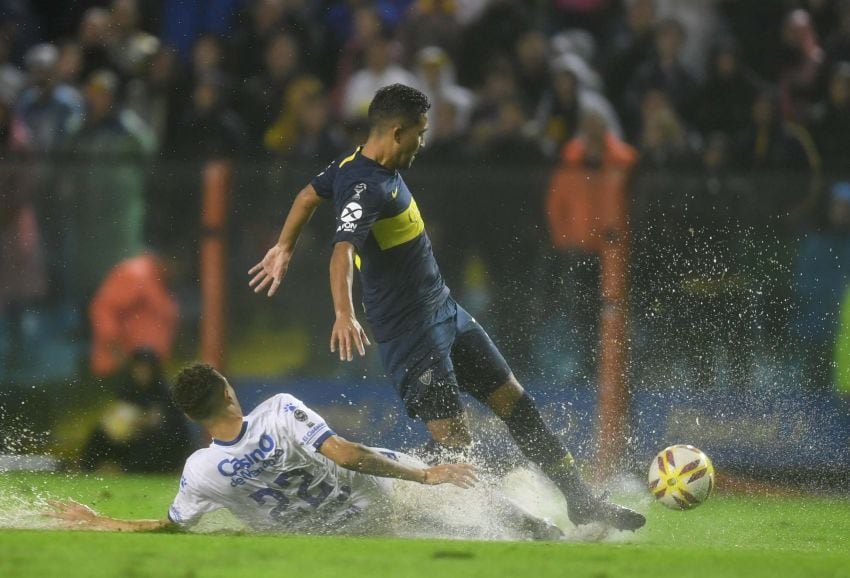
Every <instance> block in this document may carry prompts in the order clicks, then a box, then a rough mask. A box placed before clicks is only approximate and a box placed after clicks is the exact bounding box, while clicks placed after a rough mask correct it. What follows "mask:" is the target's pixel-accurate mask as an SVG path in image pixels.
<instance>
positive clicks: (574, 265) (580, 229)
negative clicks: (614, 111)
mask: <svg viewBox="0 0 850 578" xmlns="http://www.w3.org/2000/svg"><path fill="white" fill-rule="evenodd" d="M560 158H561V165H560V166H559V167H558V168H556V169H555V170H554V171H553V173H552V178H551V181H550V184H549V192H548V196H547V198H546V205H545V210H546V219H547V223H548V225H549V234H550V239H551V243H552V249H554V252H553V253H552V254H551V255H550V259H549V260H548V261H547V265H548V267H547V269H548V270H547V271H546V273H547V275H546V276H545V277H544V279H547V280H548V283H547V287H546V288H545V291H544V295H546V298H547V299H548V300H551V302H554V303H556V304H557V306H556V307H555V308H554V309H555V310H557V311H563V312H564V315H565V316H566V319H567V323H568V325H569V326H570V327H572V328H573V330H572V335H573V336H574V344H573V347H575V355H576V358H577V365H578V369H577V376H580V377H579V378H580V379H583V380H585V381H590V379H591V378H590V376H593V375H595V374H596V371H595V360H596V351H597V342H598V339H597V336H598V312H599V303H600V297H599V288H600V284H599V283H600V282H599V259H598V255H599V252H600V251H601V250H602V247H603V243H604V240H605V239H610V238H613V236H616V235H620V234H622V233H623V232H624V231H625V230H626V223H625V222H624V217H625V214H626V209H625V206H624V203H625V202H626V183H627V182H628V176H629V173H630V172H631V169H632V167H633V166H634V164H635V162H636V161H637V151H635V150H634V149H633V148H632V147H631V146H629V145H628V144H626V143H625V142H623V141H622V140H620V139H618V138H617V137H616V136H615V135H614V133H613V132H612V131H611V130H610V129H609V128H608V126H607V124H606V121H605V117H604V116H603V115H602V114H600V113H598V112H596V111H589V112H588V113H587V114H585V115H583V117H582V121H581V129H580V131H579V134H578V136H576V137H575V138H574V139H572V140H571V141H569V142H568V143H567V144H566V145H565V146H564V148H563V149H562V151H561V157H560ZM550 306H551V305H550Z"/></svg>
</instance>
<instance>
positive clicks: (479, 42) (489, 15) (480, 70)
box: [456, 0, 531, 90]
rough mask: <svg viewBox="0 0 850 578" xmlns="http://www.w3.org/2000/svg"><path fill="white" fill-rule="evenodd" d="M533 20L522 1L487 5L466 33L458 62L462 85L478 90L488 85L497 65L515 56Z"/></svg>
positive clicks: (502, 0)
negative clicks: (523, 35) (519, 43)
mask: <svg viewBox="0 0 850 578" xmlns="http://www.w3.org/2000/svg"><path fill="white" fill-rule="evenodd" d="M530 20H531V15H530V13H529V11H528V9H527V7H526V6H524V5H523V3H521V2H513V1H511V0H494V1H492V2H489V3H487V4H486V7H485V8H484V10H483V11H482V12H481V13H480V14H479V16H478V18H477V19H475V20H474V21H472V22H470V23H469V24H468V25H467V27H466V29H465V31H464V34H463V37H462V41H461V50H460V56H459V58H458V60H457V61H456V64H457V66H458V79H459V81H460V83H461V84H463V85H464V86H467V87H470V88H472V89H474V90H479V89H480V87H481V86H482V85H483V84H485V83H486V80H485V78H486V75H487V74H488V72H489V71H490V68H491V67H492V66H493V63H494V62H498V61H502V60H506V59H507V60H510V59H511V58H512V57H513V50H514V46H516V42H517V40H519V37H520V36H521V35H522V33H523V32H525V31H526V30H528V29H529V22H530Z"/></svg>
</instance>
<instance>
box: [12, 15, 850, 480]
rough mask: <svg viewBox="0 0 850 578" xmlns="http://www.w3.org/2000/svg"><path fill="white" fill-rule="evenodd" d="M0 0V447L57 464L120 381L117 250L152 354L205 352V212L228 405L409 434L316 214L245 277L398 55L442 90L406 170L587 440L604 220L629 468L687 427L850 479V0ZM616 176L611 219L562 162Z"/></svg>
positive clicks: (358, 124) (517, 354) (477, 285)
mask: <svg viewBox="0 0 850 578" xmlns="http://www.w3.org/2000/svg"><path fill="white" fill-rule="evenodd" d="M0 6H2V14H3V16H2V24H0V32H2V35H0V62H2V72H0V137H2V143H0V147H2V159H0V178H2V179H3V186H2V192H0V196H2V204H3V213H2V217H3V218H2V219H0V239H2V246H0V305H2V311H0V314H2V324H0V359H2V366H0V417H2V425H0V428H2V435H0V449H2V450H3V451H4V452H6V453H25V452H27V453H29V452H35V453H43V452H48V453H52V454H55V455H57V456H59V457H60V458H61V459H62V460H64V461H65V463H67V464H68V465H69V466H70V467H72V468H73V467H75V464H76V461H77V459H78V458H79V456H80V453H81V452H82V448H83V446H84V445H85V444H86V440H87V437H88V435H89V434H90V432H91V431H93V430H94V429H95V428H96V426H97V424H98V420H99V419H100V412H101V411H102V410H103V409H104V408H105V407H107V406H108V405H109V401H110V400H111V399H112V398H114V397H115V395H116V393H117V392H118V391H119V389H120V387H121V384H120V381H121V380H122V379H123V377H122V375H123V374H122V371H121V370H120V369H114V368H111V370H110V371H105V372H99V371H95V370H94V368H93V367H92V365H91V350H92V347H93V343H94V342H95V341H96V339H97V337H96V335H95V333H96V332H95V331H94V329H93V328H92V324H91V321H90V315H91V306H92V300H93V298H94V296H95V294H96V292H97V291H98V288H99V286H100V285H101V283H102V282H103V280H104V278H105V277H106V276H107V274H108V273H109V271H110V270H111V269H113V268H114V267H115V266H116V265H118V264H119V263H120V262H121V261H122V260H124V259H127V258H130V257H132V256H134V255H137V254H139V253H140V252H142V251H143V250H150V251H153V252H154V253H155V254H157V255H159V256H160V258H161V259H162V260H163V262H164V263H165V265H166V267H167V269H168V270H169V274H168V285H169V289H170V291H171V292H172V294H173V296H174V299H175V301H176V303H177V305H178V307H179V322H178V324H177V326H176V331H175V336H174V340H173V345H171V346H169V347H167V348H166V350H167V351H166V357H167V360H166V361H167V367H168V369H169V371H168V373H169V374H172V373H173V370H174V369H176V368H177V367H179V365H180V364H181V363H182V362H185V361H188V360H191V359H194V358H196V357H197V356H199V355H200V351H201V339H200V337H199V335H200V334H201V333H202V329H201V328H202V327H203V320H204V318H205V316H206V317H208V316H209V315H210V310H209V309H205V299H204V298H202V295H201V291H200V280H201V277H202V276H203V271H204V270H205V269H204V264H203V261H202V259H201V258H200V257H199V253H200V251H201V245H202V243H203V242H204V240H209V239H210V238H216V239H225V240H226V242H225V243H224V247H225V249H226V250H225V253H224V254H225V256H226V257H225V261H224V266H221V267H216V268H214V269H215V270H214V271H213V273H212V274H213V277H211V278H212V279H214V280H215V282H216V283H217V284H218V285H219V286H220V287H224V288H226V291H225V293H224V294H225V296H226V298H225V300H226V306H225V311H226V322H225V323H223V324H221V327H222V328H223V329H225V336H226V339H225V342H224V346H223V358H222V364H223V366H224V367H225V368H226V370H227V371H228V372H229V374H230V375H232V377H233V381H234V383H235V384H237V386H238V387H239V394H240V396H241V397H243V398H244V399H245V401H246V404H245V405H247V406H249V407H250V406H253V404H254V403H255V402H257V401H259V400H260V399H262V397H263V396H265V395H267V394H269V393H271V392H274V391H291V392H292V393H294V394H296V395H299V396H301V397H303V398H304V399H305V400H308V402H309V403H310V404H311V405H312V406H314V407H315V408H316V409H317V410H319V411H320V412H322V413H323V414H325V415H326V417H327V418H328V420H329V421H330V422H331V423H333V424H334V425H335V426H336V428H337V429H338V430H339V431H340V432H341V433H343V432H344V433H345V434H347V435H350V436H351V437H357V438H359V439H362V440H363V441H366V442H370V443H376V444H378V443H380V444H385V445H393V446H399V445H416V444H417V443H419V442H421V441H422V439H423V431H422V429H421V427H420V426H418V425H416V424H414V423H413V422H411V421H409V420H407V418H406V417H405V416H403V415H401V414H400V413H399V411H398V407H399V404H398V403H397V401H396V399H395V396H394V394H393V392H392V390H391V388H390V386H389V384H388V383H387V382H386V380H385V379H384V378H383V376H382V374H381V370H380V367H379V363H378V360H377V356H376V355H375V353H374V350H372V351H371V352H370V353H369V355H368V356H367V359H366V360H365V361H360V360H358V361H356V362H355V363H353V364H348V365H344V364H340V363H339V362H338V361H337V360H336V359H335V358H334V356H332V355H331V354H330V353H329V352H328V351H327V340H328V335H329V330H330V327H331V324H332V308H331V306H330V304H331V302H330V293H329V291H328V283H327V261H328V257H329V255H330V246H329V243H328V238H329V235H330V231H331V227H332V221H331V218H332V217H331V215H330V214H329V213H328V211H327V210H320V211H319V213H318V214H317V215H316V218H315V219H314V221H313V223H312V224H311V225H310V226H309V228H308V230H307V231H306V233H305V235H304V238H303V239H302V241H301V243H300V245H299V249H298V252H297V254H296V256H295V258H294V260H293V263H292V265H291V268H290V272H289V274H288V276H287V278H286V280H285V282H284V285H283V287H282V289H281V293H280V294H279V295H278V296H277V297H275V298H274V299H273V300H271V301H269V300H267V299H266V298H265V297H259V296H256V295H254V294H253V293H251V291H250V290H249V289H248V287H247V281H248V278H247V275H246V272H247V270H248V269H249V267H250V266H252V265H253V264H254V263H255V262H256V261H257V260H259V259H260V258H261V256H262V255H263V254H264V252H265V250H266V249H267V248H268V246H269V245H270V243H272V242H273V240H274V239H275V236H276V234H277V232H278V230H279V227H280V225H281V223H282V220H283V218H284V216H285V214H286V211H287V209H288V207H289V204H290V203H291V200H292V198H293V197H294V194H295V193H296V192H297V191H298V190H299V189H300V188H301V186H303V185H304V184H305V183H306V182H307V181H308V179H309V178H310V177H311V176H312V175H313V174H315V173H316V172H318V171H320V170H321V169H322V168H324V166H325V165H326V164H327V162H329V161H330V160H331V159H332V158H333V157H334V156H335V155H336V154H337V153H339V152H342V151H344V150H345V148H346V147H348V146H350V145H352V144H356V143H358V142H360V140H361V139H362V137H363V134H364V133H363V131H364V122H363V116H362V115H363V111H364V106H363V105H364V103H367V102H368V99H369V98H370V97H371V94H372V93H373V91H374V89H375V88H378V87H379V86H380V85H381V83H382V82H390V81H404V82H409V83H413V84H416V85H418V86H420V87H422V88H423V89H424V90H426V92H428V93H429V95H430V96H431V97H432V100H433V101H434V103H435V108H434V110H433V112H432V119H431V127H432V128H431V131H430V132H429V135H428V141H429V142H428V146H427V148H426V149H425V150H424V151H423V153H422V154H421V155H420V158H418V159H417V163H416V165H415V166H414V168H413V169H412V170H410V171H409V172H408V173H406V174H405V179H406V180H407V182H408V183H409V185H410V186H411V189H412V190H413V191H414V194H415V195H416V197H417V200H418V203H419V205H420V207H421V208H422V211H423V215H424V217H425V220H426V225H427V227H428V231H429V234H430V235H431V236H432V238H433V240H434V246H435V250H436V253H437V257H438V260H439V262H440V265H441V268H442V270H443V273H444V275H445V277H446V279H447V281H448V283H449V285H450V287H452V289H453V292H454V294H455V296H456V297H457V298H458V299H459V300H460V301H461V303H463V304H464V305H465V306H466V307H467V308H468V309H469V310H470V311H471V312H473V314H474V315H476V317H478V318H479V319H480V320H481V321H482V323H483V324H484V325H485V327H487V328H488V330H489V331H490V333H491V335H492V336H493V337H494V339H495V341H496V342H497V343H498V344H499V346H500V348H501V349H502V351H503V352H504V353H505V355H506V357H507V359H508V360H509V362H510V363H511V365H512V366H513V368H514V370H515V372H516V373H517V375H518V376H519V377H520V380H521V381H522V382H523V383H524V384H525V385H526V386H527V388H528V389H529V390H530V391H532V392H533V394H534V395H535V396H536V397H537V398H538V400H539V401H540V402H541V403H542V405H543V406H544V408H545V411H546V413H547V414H548V416H549V417H550V418H551V419H552V420H553V421H554V423H555V424H556V426H557V427H558V429H559V430H560V431H561V432H562V433H563V434H564V436H565V439H566V440H568V442H569V443H570V444H571V445H573V446H575V447H577V448H578V451H579V453H580V454H581V455H582V456H583V457H590V456H592V455H594V451H595V449H596V447H597V441H598V440H597V437H596V432H597V421H598V419H599V416H598V413H599V412H598V409H597V402H596V400H597V394H598V388H597V376H598V373H599V367H598V361H599V356H600V349H601V347H600V345H599V343H600V340H604V336H603V335H602V334H601V332H600V311H605V309H603V308H602V307H601V302H602V299H601V298H600V282H599V278H600V261H601V260H602V259H600V255H601V253H602V249H601V247H603V246H604V244H605V243H606V242H612V240H613V241H616V242H622V243H624V244H625V245H627V246H629V254H628V257H627V258H626V259H623V261H622V265H623V267H622V271H620V273H621V275H620V278H621V279H622V280H628V285H627V287H628V296H627V300H626V301H625V302H627V304H628V307H627V309H626V311H627V316H626V319H625V321H624V323H622V329H623V331H625V332H626V334H627V343H626V345H625V349H624V350H625V351H627V353H628V358H627V360H628V361H627V364H626V365H624V366H623V372H624V375H625V379H624V382H625V383H627V385H628V393H629V396H628V397H624V399H628V400H629V404H630V405H629V412H628V423H629V429H628V431H627V433H628V436H627V437H625V438H624V439H623V448H624V451H623V455H624V456H625V457H626V459H627V460H628V461H629V463H628V465H629V466H631V467H635V468H638V469H640V468H642V464H643V463H644V462H645V461H646V459H648V458H649V456H651V455H652V454H653V453H654V452H655V451H656V450H657V449H658V448H660V447H663V445H666V444H667V443H672V442H679V441H687V442H689V443H694V444H696V445H698V446H700V447H702V448H703V449H704V450H706V451H707V452H708V453H709V454H710V455H712V456H713V457H714V459H715V461H716V462H717V464H718V467H719V468H720V469H723V470H725V471H732V472H739V473H742V474H747V475H753V476H771V475H775V472H776V471H777V470H776V469H775V466H777V465H779V466H783V468H784V469H783V477H787V472H788V471H796V472H798V473H799V474H801V479H805V480H806V481H807V483H811V482H812V480H813V479H814V480H818V479H820V480H829V481H830V482H833V483H834V482H836V481H838V482H839V483H841V482H842V480H841V479H840V475H835V474H840V470H841V468H842V467H845V468H846V466H847V465H850V417H848V411H847V407H848V406H847V396H848V395H850V368H848V367H847V365H848V362H850V353H848V352H850V294H848V291H847V289H848V279H847V275H848V273H847V272H848V267H850V262H848V260H850V185H848V184H847V181H846V179H848V178H850V176H848V173H847V161H848V159H850V72H848V69H849V68H850V64H848V62H850V3H848V2H842V1H830V0H809V1H804V0H799V1H787V2H779V1H777V2H760V1H755V0H690V1H686V0H669V1H663V0H658V1H655V2H653V1H651V0H634V1H628V2H625V1H624V2H619V1H617V0H595V1H594V0H585V1H577V0H574V1H570V0H560V1H551V2H549V1H542V0H541V1H536V2H519V1H506V0H492V1H487V0H477V1H472V0H468V1H463V0H456V1H449V0H444V1H426V0H397V1H391V0H386V1H383V2H360V1H356V0H351V1H347V2H346V1H336V2H335V1H327V2H319V1H316V2H309V1H306V0H257V1H256V2H248V1H238V0H230V1H227V0H220V1H212V0H210V1H207V2H205V1H202V0H195V1H192V2H188V1H163V2H137V3H136V2H132V1H126V0H125V1H121V0H116V1H115V2H112V3H110V2H85V1H77V2H71V1H67V2H62V1H58V2H57V1H53V2H46V1H35V0H34V1H32V2H23V1H12V0H10V1H4V2H2V3H0ZM680 34H681V36H680ZM677 39H679V40H681V41H682V42H681V46H680V45H679V43H678V40H677ZM665 59H666V60H665ZM376 71H379V72H380V73H378V72H376ZM429 75H430V76H429ZM429 78H430V79H431V80H434V79H436V81H435V84H428V79H429ZM364 99H365V100H364ZM600 126H603V127H607V129H608V130H609V131H610V132H608V133H606V134H607V135H608V136H606V137H605V139H604V144H605V146H606V147H608V148H606V149H605V150H606V151H608V153H609V154H606V155H603V157H602V159H601V162H599V163H594V162H590V161H589V160H588V159H587V158H586V155H585V156H582V155H583V154H584V153H586V152H587V151H586V150H583V149H582V143H586V142H588V141H590V140H592V138H593V135H594V134H595V135H596V137H597V138H598V137H599V135H600V134H601V133H600V130H601V129H600V128H599V127H600ZM594 131H596V132H594ZM612 142H613V143H615V145H612V144H611V143H612ZM626 143H627V144H628V145H630V146H631V147H632V149H628V148H626V146H625V144H626ZM611 147H613V148H611ZM585 148H589V147H585ZM612 151H615V152H620V153H623V151H626V152H625V153H624V154H625V156H624V157H623V158H618V157H617V155H616V154H614V152H612ZM624 159H625V160H624ZM618 163H619V164H618ZM210 166H214V167H223V170H224V171H225V172H226V174H227V175H228V179H229V183H230V185H231V186H229V187H226V189H227V193H228V196H229V199H228V200H227V202H226V203H224V204H220V205H217V206H216V207H213V210H212V213H215V212H216V209H218V210H219V212H222V211H221V209H222V208H224V211H223V213H222V214H224V215H226V219H225V220H224V223H225V225H224V227H223V228H222V229H216V228H215V227H211V226H210V222H209V221H207V222H205V221H204V219H205V218H206V219H210V218H213V219H214V215H212V216H211V214H210V207H209V206H207V207H206V212H205V210H204V198H205V197H204V194H205V192H206V193H207V194H210V185H209V181H208V180H207V181H205V179H204V175H205V174H207V175H208V174H209V173H208V172H207V173H205V171H209V168H210ZM607 174H612V175H626V174H627V175H628V178H627V179H623V180H622V181H618V180H617V179H614V182H615V184H614V185H613V187H614V190H613V191H612V192H610V193H606V194H611V195H613V197H612V198H614V199H615V200H616V199H620V200H625V202H623V203H620V204H617V203H615V204H617V208H618V209H622V210H623V211H624V215H626V216H627V217H626V218H625V219H624V220H623V221H622V222H621V221H619V220H618V218H616V216H615V218H613V220H611V219H610V218H609V217H611V215H610V214H607V213H604V211H603V209H600V208H599V206H598V204H597V202H596V201H595V200H594V199H596V198H598V197H600V196H602V195H603V193H601V192H600V190H599V188H598V187H581V186H579V185H578V184H577V183H580V182H581V180H582V179H583V178H584V179H585V180H587V177H588V176H589V175H591V176H594V178H596V179H599V180H598V181H594V182H602V181H603V180H604V179H603V178H602V177H600V175H607ZM559 179H560V180H559ZM564 182H566V183H569V184H570V186H564V185H563V183H564ZM205 183H206V185H205ZM559 183H561V184H559ZM213 188H214V187H213ZM555 207H562V208H563V207H567V209H566V213H565V214H566V215H567V219H566V220H563V219H561V221H558V218H561V217H559V215H561V216H562V215H563V213H558V212H557V211H556V210H555ZM597 211H603V212H597ZM577 212H578V213H577ZM577 214H578V215H579V216H578V217H577V216H576V215H577ZM600 223H601V224H600ZM207 265H208V263H207ZM625 302H624V303H625ZM126 353H128V352H126ZM110 373H111V375H110ZM485 435H486V434H485ZM812 474H815V475H814V476H812ZM843 483H845V484H846V480H843Z"/></svg>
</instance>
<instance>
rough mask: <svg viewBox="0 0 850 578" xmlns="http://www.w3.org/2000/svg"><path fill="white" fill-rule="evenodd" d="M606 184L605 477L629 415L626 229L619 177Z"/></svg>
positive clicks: (617, 459) (601, 416) (618, 460)
mask: <svg viewBox="0 0 850 578" xmlns="http://www.w3.org/2000/svg"><path fill="white" fill-rule="evenodd" d="M603 178H605V179H606V180H608V184H609V185H610V186H608V187H604V189H606V190H607V195H609V198H608V199H606V201H607V202H605V203H604V204H605V205H607V206H606V207H605V209H606V210H605V212H607V213H608V216H609V220H608V222H607V225H608V227H607V228H606V230H605V231H604V238H603V239H602V243H601V250H600V255H599V265H600V275H601V279H600V293H601V311H600V316H599V317H600V326H599V342H600V343H599V370H598V371H599V373H598V376H597V379H598V387H599V392H598V402H599V411H598V414H597V417H598V420H599V421H598V424H597V440H598V450H597V451H598V453H597V461H596V463H597V464H598V466H599V474H600V476H602V477H603V478H607V477H608V476H610V475H611V474H612V473H614V472H615V471H617V469H618V468H619V467H620V466H621V465H622V459H623V451H624V449H625V447H626V435H627V431H626V430H627V419H628V413H629V387H628V376H627V371H628V351H629V331H628V257H629V248H628V227H627V225H626V223H627V202H626V195H625V176H624V174H622V173H620V172H619V171H612V172H610V173H609V174H606V175H604V177H603Z"/></svg>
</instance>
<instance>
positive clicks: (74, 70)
mask: <svg viewBox="0 0 850 578" xmlns="http://www.w3.org/2000/svg"><path fill="white" fill-rule="evenodd" d="M82 75H83V47H82V46H81V45H80V43H79V42H77V41H76V40H75V39H71V40H66V41H64V42H62V43H61V44H60V45H59V59H58V61H57V62H56V79H57V81H58V82H59V83H61V84H67V85H69V86H78V85H79V84H80V83H81V82H82Z"/></svg>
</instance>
